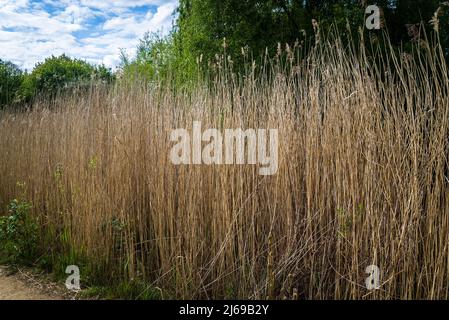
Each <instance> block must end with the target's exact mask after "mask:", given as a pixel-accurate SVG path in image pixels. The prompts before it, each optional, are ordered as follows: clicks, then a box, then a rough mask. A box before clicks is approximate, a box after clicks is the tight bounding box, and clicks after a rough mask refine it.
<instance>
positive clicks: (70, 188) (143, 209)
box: [0, 41, 449, 299]
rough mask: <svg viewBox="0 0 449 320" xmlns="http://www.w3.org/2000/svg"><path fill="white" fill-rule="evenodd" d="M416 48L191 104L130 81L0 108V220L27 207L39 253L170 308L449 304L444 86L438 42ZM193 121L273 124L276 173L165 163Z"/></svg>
mask: <svg viewBox="0 0 449 320" xmlns="http://www.w3.org/2000/svg"><path fill="white" fill-rule="evenodd" d="M422 51H423V50H422ZM422 51H421V53H420V54H419V55H418V56H417V57H413V56H410V55H405V54H403V55H399V56H398V55H396V54H394V53H393V52H392V51H389V54H387V55H383V58H381V62H382V68H377V67H375V65H374V64H372V63H371V61H370V59H369V58H368V57H367V55H365V53H364V52H363V51H361V52H358V53H355V52H353V51H351V50H347V49H344V48H343V46H342V45H341V44H339V42H338V41H335V42H332V43H324V41H323V43H322V44H321V45H320V47H319V48H315V49H314V50H312V52H311V53H310V55H309V56H308V58H307V59H304V60H297V59H296V58H295V56H294V55H292V54H291V53H289V52H287V59H286V61H287V62H286V63H281V62H279V60H273V61H269V62H267V64H266V66H265V69H266V70H265V71H266V72H264V76H261V75H256V72H254V73H250V74H248V75H247V76H246V77H241V78H238V77H237V76H235V75H233V74H232V72H230V71H226V70H225V69H224V71H221V75H219V76H218V77H217V78H216V79H215V80H214V81H213V82H211V83H209V84H207V85H204V86H201V85H199V86H198V87H197V88H196V89H195V90H194V92H189V91H188V90H187V91H183V90H172V89H170V88H169V87H168V86H161V85H158V84H150V85H145V84H142V83H138V82H135V83H133V84H131V85H130V84H118V85H117V86H115V87H114V88H100V87H92V88H91V89H90V90H89V92H85V93H83V94H72V95H69V96H64V97H62V96H61V97H59V98H56V99H55V100H52V101H48V100H40V101H37V102H36V103H35V104H34V106H33V108H32V109H31V110H29V111H26V112H20V113H17V112H16V113H13V112H3V113H2V114H1V115H0V137H1V138H0V179H1V180H0V207H1V208H5V207H6V205H7V203H8V202H9V201H10V200H11V199H13V198H17V197H23V198H25V199H27V201H29V202H31V203H32V205H33V208H32V214H33V216H35V217H37V218H38V220H39V225H40V226H41V228H40V229H41V237H40V239H41V240H40V242H41V252H42V255H44V254H46V255H50V256H53V257H54V256H58V255H63V254H66V256H67V255H68V256H69V257H70V258H68V259H67V263H69V262H70V264H79V265H80V266H81V273H82V276H83V275H84V276H85V278H84V279H83V278H82V279H81V282H82V283H83V280H85V279H86V277H87V279H91V280H89V281H92V282H95V281H98V279H102V280H103V281H104V282H105V283H108V282H111V283H112V282H113V281H136V279H139V281H144V282H145V283H146V284H147V285H148V288H150V287H151V288H158V289H157V290H159V291H160V292H161V294H162V298H165V299H168V298H180V299H199V298H201V299H212V298H216V299H221V298H250V299H253V298H254V299H265V298H268V299H329V298H330V299H447V298H448V294H449V288H448V283H449V279H448V278H449V277H448V276H449V248H448V245H449V177H448V166H449V165H448V163H449V162H448V151H449V149H448V147H449V142H448V137H449V99H448V92H449V79H448V72H447V66H446V65H445V63H444V58H443V56H442V53H441V50H440V49H439V47H438V46H435V47H431V46H428V47H427V49H426V50H424V52H422ZM289 57H290V59H289ZM193 121H201V123H202V126H203V128H218V129H222V130H224V129H226V128H244V129H246V128H274V129H278V130H279V143H280V144H279V167H278V171H277V174H275V175H272V176H262V175H259V174H258V167H257V166H254V165H180V166H176V165H174V164H172V163H171V161H170V158H169V154H170V150H171V148H172V146H173V144H174V143H173V142H171V141H170V132H171V131H172V129H175V128H186V129H189V130H190V129H191V127H192V123H193ZM77 259H79V261H78V260H77ZM369 265H377V266H379V268H380V270H381V278H380V280H381V287H380V289H378V290H372V291H370V290H367V288H366V287H365V278H366V277H368V274H366V273H365V269H366V267H367V266H369ZM84 266H85V268H88V270H89V273H88V272H87V271H84V270H83V267H84ZM93 279H96V280H93ZM85 281H87V280H85ZM84 283H86V282H84Z"/></svg>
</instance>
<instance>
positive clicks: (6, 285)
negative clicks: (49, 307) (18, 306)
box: [0, 266, 62, 300]
mask: <svg viewBox="0 0 449 320" xmlns="http://www.w3.org/2000/svg"><path fill="white" fill-rule="evenodd" d="M60 299H62V298H61V297H59V296H57V295H52V294H49V293H47V292H46V291H45V290H44V288H43V286H42V285H40V284H39V283H33V279H31V278H30V279H29V280H26V279H24V276H21V275H18V274H10V272H9V271H8V270H7V269H6V268H5V267H2V266H0V300H60Z"/></svg>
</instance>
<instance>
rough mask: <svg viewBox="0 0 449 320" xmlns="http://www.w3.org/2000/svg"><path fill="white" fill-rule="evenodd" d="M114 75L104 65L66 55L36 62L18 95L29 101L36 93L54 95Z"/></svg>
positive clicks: (112, 78) (105, 79) (107, 78)
mask: <svg viewBox="0 0 449 320" xmlns="http://www.w3.org/2000/svg"><path fill="white" fill-rule="evenodd" d="M113 80H114V76H113V74H112V73H111V71H110V70H109V69H107V68H106V67H105V66H103V65H100V66H97V67H96V66H93V65H91V64H89V63H87V62H86V61H83V60H79V59H72V58H70V57H68V56H66V55H61V56H59V57H54V56H52V57H50V58H47V59H45V61H44V62H42V63H38V64H37V65H36V67H35V68H34V69H33V71H32V72H31V73H30V74H29V75H27V76H26V77H25V79H24V81H23V83H22V87H21V91H20V96H21V99H22V100H24V101H30V100H31V99H32V98H33V97H34V96H35V95H36V94H44V95H47V96H55V95H56V94H58V93H59V92H61V91H63V90H69V89H71V88H79V87H85V86H89V85H90V84H91V83H92V82H94V81H102V82H108V83H109V82H112V81H113Z"/></svg>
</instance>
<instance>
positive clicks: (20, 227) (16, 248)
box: [0, 199, 38, 263]
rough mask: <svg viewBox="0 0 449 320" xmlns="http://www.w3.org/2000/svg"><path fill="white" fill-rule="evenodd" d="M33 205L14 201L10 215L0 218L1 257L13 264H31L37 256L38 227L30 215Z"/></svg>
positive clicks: (10, 206) (10, 208) (9, 210)
mask: <svg viewBox="0 0 449 320" xmlns="http://www.w3.org/2000/svg"><path fill="white" fill-rule="evenodd" d="M30 208H31V205H30V204H29V203H27V202H24V201H19V200H17V199H14V200H13V201H12V202H11V203H10V204H9V208H8V213H9V215H7V216H3V217H0V256H2V257H3V258H4V259H6V260H7V261H8V262H12V263H17V262H20V263H24V262H29V261H31V259H32V258H33V257H34V256H35V254H36V247H37V232H38V225H37V223H36V221H35V220H33V219H32V218H31V217H30V215H29V210H30Z"/></svg>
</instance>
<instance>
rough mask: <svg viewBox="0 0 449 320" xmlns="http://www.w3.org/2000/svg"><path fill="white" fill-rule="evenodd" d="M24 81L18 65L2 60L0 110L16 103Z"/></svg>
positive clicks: (0, 70) (0, 62) (0, 68)
mask: <svg viewBox="0 0 449 320" xmlns="http://www.w3.org/2000/svg"><path fill="white" fill-rule="evenodd" d="M22 79H23V74H22V71H21V70H20V69H19V68H18V67H17V66H16V65H14V64H13V63H11V62H9V61H3V60H1V59H0V109H2V108H4V107H6V106H8V105H11V104H12V103H14V102H15V99H16V95H17V92H18V90H19V88H20V85H21V83H22Z"/></svg>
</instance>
